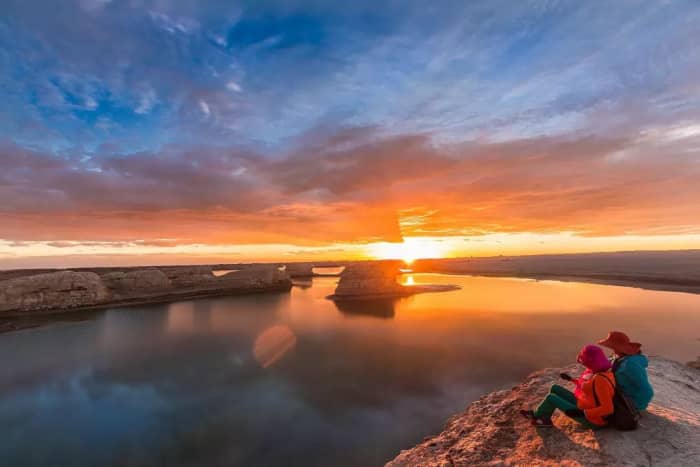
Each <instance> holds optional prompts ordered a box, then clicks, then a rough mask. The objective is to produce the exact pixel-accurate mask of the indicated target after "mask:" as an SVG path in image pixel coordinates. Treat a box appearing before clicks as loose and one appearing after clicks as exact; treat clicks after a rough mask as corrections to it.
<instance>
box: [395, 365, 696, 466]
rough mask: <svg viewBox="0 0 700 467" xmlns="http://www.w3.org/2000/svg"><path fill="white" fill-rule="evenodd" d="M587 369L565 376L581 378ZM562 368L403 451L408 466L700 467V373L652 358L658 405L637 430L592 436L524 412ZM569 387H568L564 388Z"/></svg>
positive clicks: (566, 422) (560, 419)
mask: <svg viewBox="0 0 700 467" xmlns="http://www.w3.org/2000/svg"><path fill="white" fill-rule="evenodd" d="M580 370H581V368H580V367H578V368H577V367H576V366H572V367H570V368H568V369H565V370H563V371H567V372H569V373H572V374H573V373H575V372H576V371H580ZM560 371H562V370H561V369H548V370H542V371H538V372H536V373H533V374H532V375H530V376H529V377H528V378H527V379H526V380H525V381H524V382H523V383H522V384H520V385H518V386H516V387H514V388H513V389H510V390H505V391H498V392H494V393H491V394H488V395H486V396H484V397H482V398H481V399H479V400H477V401H476V402H474V403H472V404H471V405H470V406H469V407H468V408H467V410H466V411H465V412H464V413H463V414H460V415H456V416H455V417H453V418H452V419H450V420H449V421H448V423H447V425H446V426H445V429H444V431H443V432H442V433H440V434H438V435H436V436H432V437H428V438H426V439H425V440H424V441H423V442H422V443H421V444H419V445H418V446H415V447H414V448H411V449H408V450H406V451H402V452H401V453H400V454H399V455H398V456H397V457H396V458H395V459H394V460H392V461H391V462H389V463H388V464H387V466H390V467H405V466H426V467H427V466H430V467H437V466H481V465H490V466H506V465H513V466H519V465H528V466H529V465H537V466H589V465H590V466H593V465H595V466H630V467H632V466H650V465H654V466H667V467H677V466H697V465H699V463H698V460H700V371H699V370H697V369H694V368H690V367H688V366H685V365H682V364H680V363H678V362H674V361H670V360H666V359H662V358H651V359H650V365H649V378H650V381H651V383H652V385H653V386H654V392H655V396H654V400H653V401H652V403H651V405H650V407H649V410H648V412H647V413H646V414H645V415H644V416H643V417H642V419H641V421H640V427H639V429H637V430H636V431H631V432H621V431H617V430H614V429H605V430H598V431H595V432H594V431H591V430H586V429H584V428H582V427H581V426H580V425H579V424H578V423H576V422H574V421H572V420H570V419H569V418H567V417H566V416H564V415H561V414H558V415H556V416H555V418H554V424H555V426H554V427H548V428H535V427H532V426H530V424H529V422H528V421H527V420H525V419H523V417H521V416H520V415H519V414H518V410H520V409H522V408H532V407H535V406H536V405H537V403H539V402H540V400H541V399H542V397H544V395H545V394H546V392H547V391H548V390H549V387H550V386H551V385H552V384H553V383H558V384H561V379H559V378H558V374H559V373H560ZM564 384H566V383H564Z"/></svg>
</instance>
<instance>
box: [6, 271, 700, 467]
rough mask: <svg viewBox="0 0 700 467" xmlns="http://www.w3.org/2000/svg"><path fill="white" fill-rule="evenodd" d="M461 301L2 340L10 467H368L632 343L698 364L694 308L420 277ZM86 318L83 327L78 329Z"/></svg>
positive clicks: (297, 309)
mask: <svg viewBox="0 0 700 467" xmlns="http://www.w3.org/2000/svg"><path fill="white" fill-rule="evenodd" d="M403 280H405V281H407V282H413V283H438V284H457V285H459V286H461V287H462V289H461V290H458V291H453V292H444V293H433V294H422V295H416V296H413V297H409V298H405V299H400V300H396V301H379V302H376V301H375V302H370V303H360V302H358V303H353V304H351V305H344V306H341V307H340V308H338V306H337V305H336V304H335V303H333V302H332V301H329V300H326V299H325V298H324V297H325V296H327V295H329V294H330V293H332V292H333V290H334V287H335V282H336V279H335V278H325V277H324V278H317V279H314V280H313V282H311V281H309V282H302V283H299V284H298V285H297V286H295V287H294V288H293V289H292V291H291V292H290V293H283V294H263V295H250V296H239V297H228V298H215V299H206V300H196V301H190V302H179V303H172V304H168V305H156V306H147V307H146V306H143V307H135V308H130V309H110V310H106V311H103V312H96V313H91V314H89V315H87V317H86V318H85V319H80V320H71V321H61V322H56V323H53V324H50V325H46V326H43V327H40V328H36V329H29V330H24V331H17V332H12V333H6V334H0V356H1V357H2V366H1V367H0V430H1V433H2V436H0V459H2V461H1V463H2V465H8V466H14V465H23V466H24V465H27V466H53V465H71V466H93V465H100V466H126V465H129V466H136V465H144V466H145V465H149V466H151V465H164V466H196V465H207V466H228V465H246V466H248V465H250V466H294V465H299V466H329V465H333V466H373V465H382V464H383V463H384V462H386V461H387V460H389V459H391V458H393V457H394V456H395V455H396V454H397V453H398V452H399V450H401V449H406V448H409V447H411V446H412V445H413V444H415V443H417V442H419V441H421V440H422V439H423V438H424V437H425V436H427V435H429V434H433V433H437V432H439V431H440V430H441V428H442V426H443V424H444V422H445V421H446V419H447V418H448V417H449V416H451V415H453V414H455V413H458V412H461V411H463V410H464V408H465V407H466V405H467V404H468V403H469V402H471V401H473V400H475V399H476V398H478V397H479V396H481V395H483V394H485V393H487V392H489V391H492V390H494V389H498V388H505V387H509V386H510V385H513V384H515V383H516V382H518V381H519V380H520V379H522V378H523V377H524V376H526V375H527V374H528V373H530V372H531V371H534V370H536V369H539V368H542V367H546V366H561V365H566V364H569V363H572V362H574V361H575V359H576V354H577V352H578V350H579V348H580V347H581V346H582V345H584V344H586V343H590V342H594V341H596V340H597V339H599V338H602V337H604V336H605V335H606V334H607V332H608V330H611V329H615V330H623V331H626V332H627V333H629V334H630V336H631V337H632V338H633V339H635V340H639V341H641V342H642V343H643V344H644V348H645V351H646V353H648V354H651V355H664V356H666V357H669V358H673V359H677V360H681V361H687V360H691V359H695V358H696V357H697V356H698V355H699V354H700V340H698V339H699V338H700V295H691V294H683V293H673V292H657V291H648V290H640V289H634V288H625V287H614V286H603V285H594V284H584V283H574V282H555V281H534V280H523V279H509V278H483V277H468V276H446V275H438V274H417V275H411V276H405V277H404V278H403ZM81 316H82V315H81Z"/></svg>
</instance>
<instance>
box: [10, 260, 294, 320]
mask: <svg viewBox="0 0 700 467" xmlns="http://www.w3.org/2000/svg"><path fill="white" fill-rule="evenodd" d="M93 271H94V272H93ZM93 271H86V270H80V271H69V270H58V271H53V272H42V273H40V274H29V275H17V276H14V277H13V276H10V277H12V278H11V279H6V280H0V316H2V315H5V316H10V315H21V314H24V313H30V312H45V311H52V312H53V311H63V310H74V309H81V308H95V307H104V306H110V305H122V304H133V303H149V302H159V301H169V300H178V299H187V298H197V297H203V296H211V295H227V294H230V295H234V294H241V293H253V292H266V291H282V290H289V289H290V288H291V286H292V283H291V280H290V278H289V275H288V274H287V272H286V271H285V270H284V269H283V268H279V267H277V266H273V265H250V266H248V267H245V268H243V269H241V270H239V271H236V272H234V273H231V274H226V275H223V276H220V277H216V276H214V275H213V274H212V268H211V267H209V266H171V267H160V268H155V267H151V268H105V269H100V268H96V269H94V270H93Z"/></svg>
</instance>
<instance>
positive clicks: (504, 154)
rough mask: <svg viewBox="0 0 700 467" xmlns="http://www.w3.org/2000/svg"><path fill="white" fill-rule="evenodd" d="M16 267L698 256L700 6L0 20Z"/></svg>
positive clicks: (514, 5) (70, 3)
mask: <svg viewBox="0 0 700 467" xmlns="http://www.w3.org/2000/svg"><path fill="white" fill-rule="evenodd" d="M2 4H3V6H2V9H1V11H0V269H2V268H10V267H26V266H72V265H91V264H105V265H107V264H149V263H161V264H171V263H196V262H212V261H215V262H219V261H221V262H239V261H250V260H275V261H277V260H307V259H330V258H360V257H383V256H390V255H393V254H394V253H396V254H397V255H398V256H401V255H404V256H407V253H406V250H407V249H409V250H412V251H411V252H410V254H411V255H413V256H421V255H423V256H425V255H430V256H436V255H439V256H480V255H494V254H527V253H554V252H578V251H610V250H635V249H681V248H700V47H697V44H698V43H700V28H699V27H698V24H700V2H698V1H697V0H687V1H685V0H669V1H662V0H659V1H654V2H648V1H642V0H640V1H636V0H635V1H632V0H618V1H615V2H608V1H597V0H591V1H586V2H580V1H556V0H532V1H527V0H519V1H501V0H490V1H469V2H468V1H463V0H460V1H448V0H444V1H443V0H436V1H431V2H425V1H411V0H401V1H384V2H379V1H376V0H374V1H364V0H356V1H353V2H331V1H291V0H280V1H260V0H258V1H250V2H247V1H243V2H235V1H230V0H229V1H218V0H210V1H206V2H201V1H196V0H152V1H149V0H122V1H119V0H62V1H60V2H59V1H49V0H47V1H38V0H3V2H2Z"/></svg>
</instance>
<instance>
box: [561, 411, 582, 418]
mask: <svg viewBox="0 0 700 467" xmlns="http://www.w3.org/2000/svg"><path fill="white" fill-rule="evenodd" d="M564 413H565V414H566V415H568V416H569V417H583V416H584V413H583V410H581V409H567V410H565V411H564Z"/></svg>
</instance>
